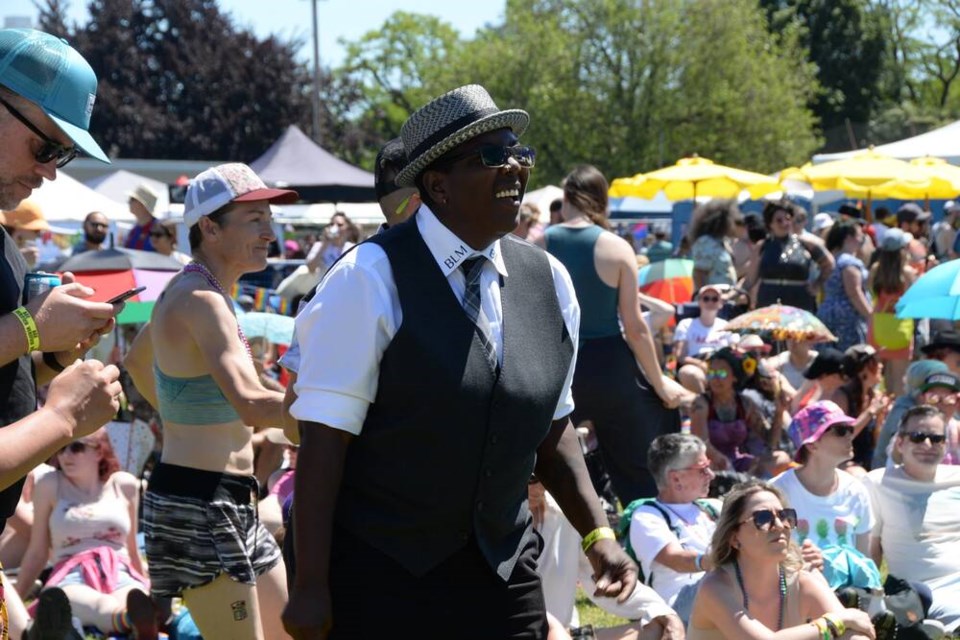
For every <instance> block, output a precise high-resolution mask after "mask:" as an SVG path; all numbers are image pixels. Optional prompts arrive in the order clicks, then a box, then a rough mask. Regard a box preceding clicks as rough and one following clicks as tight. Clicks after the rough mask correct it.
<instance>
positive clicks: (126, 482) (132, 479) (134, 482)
mask: <svg viewBox="0 0 960 640" xmlns="http://www.w3.org/2000/svg"><path fill="white" fill-rule="evenodd" d="M110 482H112V483H114V484H115V485H117V487H119V489H120V491H121V492H122V493H123V495H124V496H126V497H127V498H133V497H135V496H136V495H138V494H139V492H140V481H139V480H138V479H137V477H136V476H135V475H133V474H132V473H127V472H126V471H115V472H114V473H113V475H111V476H110Z"/></svg>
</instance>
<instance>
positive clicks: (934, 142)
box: [813, 120, 960, 165]
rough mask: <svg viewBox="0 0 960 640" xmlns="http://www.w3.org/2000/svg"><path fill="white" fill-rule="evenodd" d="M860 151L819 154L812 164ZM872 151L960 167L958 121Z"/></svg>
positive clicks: (959, 130) (849, 155)
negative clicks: (935, 159)
mask: <svg viewBox="0 0 960 640" xmlns="http://www.w3.org/2000/svg"><path fill="white" fill-rule="evenodd" d="M862 151H863V150H862V149H859V150H854V151H843V152H841V153H821V154H819V155H815V156H813V163H814V164H818V163H820V162H829V161H831V160H844V159H846V158H849V157H851V156H853V155H855V154H857V153H861V152H862ZM874 151H876V152H877V153H881V154H883V155H885V156H890V157H892V158H899V159H901V160H911V159H913V158H922V157H923V156H933V157H935V158H943V159H944V160H946V161H947V162H949V163H950V164H955V165H960V120H957V121H956V122H953V123H951V124H948V125H946V126H945V127H940V128H939V129H934V130H933V131H927V132H926V133H921V134H920V135H918V136H913V137H912V138H905V139H903V140H897V141H896V142H891V143H889V144H881V145H877V146H876V147H874Z"/></svg>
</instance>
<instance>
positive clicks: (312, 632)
mask: <svg viewBox="0 0 960 640" xmlns="http://www.w3.org/2000/svg"><path fill="white" fill-rule="evenodd" d="M331 609H332V606H331V604H330V592H329V591H328V590H327V589H302V588H298V587H296V586H294V587H293V590H292V591H291V592H290V598H289V600H288V601H287V606H286V607H284V609H283V615H282V619H283V628H284V630H286V632H287V633H289V634H290V636H291V637H292V638H293V640H324V639H325V638H326V637H327V636H328V635H330V629H331V628H332V627H333V617H332V613H333V612H332V611H331Z"/></svg>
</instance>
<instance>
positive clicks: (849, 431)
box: [830, 424, 853, 438]
mask: <svg viewBox="0 0 960 640" xmlns="http://www.w3.org/2000/svg"><path fill="white" fill-rule="evenodd" d="M830 431H832V432H833V435H835V436H837V437H838V438H844V437H846V436H850V435H853V425H851V424H834V425H831V426H830Z"/></svg>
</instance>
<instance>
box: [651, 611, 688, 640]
mask: <svg viewBox="0 0 960 640" xmlns="http://www.w3.org/2000/svg"><path fill="white" fill-rule="evenodd" d="M650 624H658V625H660V626H661V627H662V628H663V635H661V636H660V640H684V638H686V637H687V634H686V631H685V629H684V627H683V621H681V620H680V616H678V615H676V614H670V615H662V616H657V617H656V618H654V619H653V620H651V621H650Z"/></svg>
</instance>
